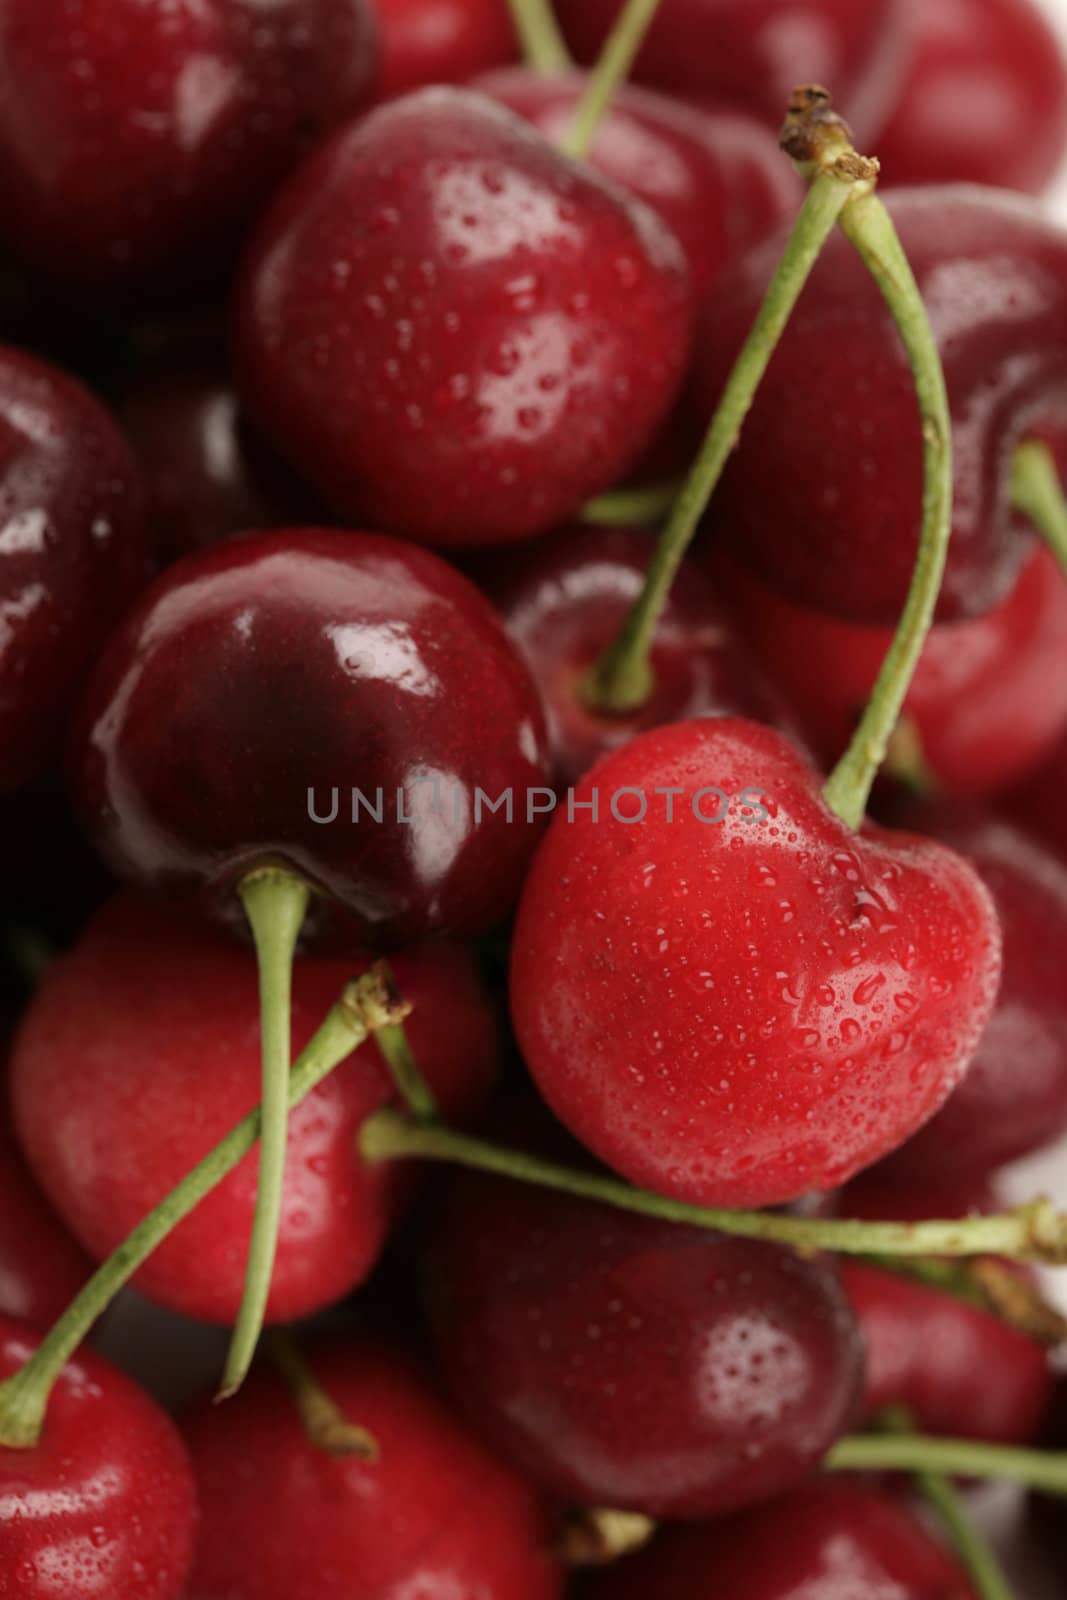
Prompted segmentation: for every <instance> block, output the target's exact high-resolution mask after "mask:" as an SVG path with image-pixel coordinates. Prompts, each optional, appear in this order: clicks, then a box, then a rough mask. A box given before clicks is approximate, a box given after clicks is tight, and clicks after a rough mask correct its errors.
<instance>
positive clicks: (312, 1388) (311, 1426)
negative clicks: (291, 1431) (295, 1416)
mask: <svg viewBox="0 0 1067 1600" xmlns="http://www.w3.org/2000/svg"><path fill="white" fill-rule="evenodd" d="M267 1343H268V1345H269V1347H270V1353H271V1359H272V1360H273V1362H274V1365H275V1366H276V1367H277V1369H278V1372H279V1373H280V1375H281V1377H282V1380H283V1382H284V1383H285V1386H286V1388H287V1389H288V1390H289V1393H290V1394H291V1396H292V1398H293V1404H294V1405H295V1406H296V1409H297V1411H298V1413H299V1415H300V1420H301V1422H302V1423H303V1425H304V1432H305V1433H306V1434H307V1436H308V1438H309V1440H310V1441H311V1443H312V1444H313V1445H314V1446H315V1448H316V1449H317V1450H322V1451H324V1452H325V1454H326V1455H328V1456H360V1457H361V1458H362V1459H363V1460H364V1461H377V1459H378V1442H377V1440H376V1439H375V1438H374V1436H373V1434H370V1433H368V1432H367V1430H366V1428H361V1427H359V1426H358V1425H357V1424H356V1423H354V1422H349V1420H348V1418H347V1417H346V1416H345V1414H344V1412H343V1411H342V1410H341V1408H340V1406H339V1405H338V1404H337V1402H336V1401H335V1400H331V1398H330V1396H329V1395H328V1394H327V1392H326V1390H325V1389H324V1388H323V1386H322V1384H321V1383H320V1382H319V1380H318V1378H317V1377H316V1376H315V1374H314V1372H313V1371H312V1369H311V1366H310V1364H309V1363H308V1361H307V1359H306V1358H305V1356H304V1354H303V1352H302V1351H301V1350H300V1347H299V1346H298V1345H297V1343H296V1341H295V1340H294V1339H293V1337H292V1335H291V1334H289V1333H287V1332H286V1331H285V1330H284V1329H282V1328H275V1329H274V1330H273V1332H272V1333H271V1334H270V1336H269V1338H268V1341H267Z"/></svg>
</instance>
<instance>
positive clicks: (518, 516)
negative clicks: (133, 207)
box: [236, 89, 690, 546]
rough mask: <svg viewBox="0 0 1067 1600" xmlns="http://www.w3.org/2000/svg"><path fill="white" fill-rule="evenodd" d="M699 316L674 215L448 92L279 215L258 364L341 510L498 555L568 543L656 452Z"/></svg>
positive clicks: (406, 114)
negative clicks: (571, 526)
mask: <svg viewBox="0 0 1067 1600" xmlns="http://www.w3.org/2000/svg"><path fill="white" fill-rule="evenodd" d="M689 318H690V289H689V284H688V276H687V273H686V270H685V263H684V260H683V257H682V254H681V251H680V249H679V246H678V244H677V242H676V241H675V240H674V238H673V236H672V235H670V234H669V232H668V230H667V229H666V228H665V227H664V226H663V224H662V223H661V222H660V221H659V219H658V218H657V217H656V216H655V215H654V214H653V213H651V212H650V211H648V210H647V209H646V208H644V207H643V206H641V205H640V203H639V202H637V201H634V200H631V199H630V198H629V197H624V196H623V195H622V194H621V193H620V192H619V191H617V190H616V189H615V188H614V187H613V186H612V185H610V184H608V183H607V182H606V181H604V180H603V179H601V178H600V177H598V176H597V174H595V173H594V172H592V171H590V170H589V169H588V168H586V167H584V166H582V165H580V164H578V163H576V162H573V161H570V160H569V159H568V158H566V157H564V156H563V155H560V154H559V153H558V152H556V151H555V150H553V149H552V148H551V147H550V146H549V145H548V144H547V143H546V142H545V141H544V140H543V139H541V138H540V137H539V136H538V135H537V134H536V133H535V132H534V131H533V130H532V129H531V128H529V127H528V126H527V125H526V124H525V123H523V122H521V121H520V120H519V119H518V118H517V117H515V116H513V115H512V114H511V113H509V112H507V111H505V110H504V109H503V108H502V107H500V106H497V105H494V104H493V102H492V101H490V100H488V99H486V98H485V97H484V96H481V95H476V94H472V93H470V92H467V91H461V90H451V89H428V90H423V91H422V92H421V93H419V94H415V95H409V96H406V97H405V98H403V99H402V100H396V101H392V102H391V103H390V104H388V105H386V106H383V107H381V108H380V109H379V110H377V111H375V112H373V113H372V114H371V115H370V116H369V117H367V118H365V119H364V120H363V121H361V122H360V123H358V124H357V125H356V126H354V127H353V128H351V129H349V130H347V131H344V132H342V133H340V134H338V135H337V136H336V137H335V138H334V139H332V140H330V141H328V142H327V144H326V145H325V146H324V147H323V148H322V149H320V150H319V151H318V152H317V154H316V155H315V156H313V157H312V158H311V159H310V160H309V161H308V162H307V163H306V165H305V166H304V167H303V168H302V169H301V171H300V172H299V173H298V174H297V176H296V177H295V178H294V179H293V180H292V182H291V183H290V184H289V185H288V186H287V187H286V189H285V190H284V191H283V193H282V195H281V196H280V197H279V199H278V201H277V203H276V204H275V205H274V207H273V208H272V209H271V210H270V211H269V212H268V214H267V216H266V218H265V220H264V222H263V224H262V225H261V227H260V229H259V231H258V233H257V234H256V236H255V238H254V240H253V243H252V245H251V247H250V250H249V253H248V255H247V258H246V261H245V268H244V274H243V281H242V284H241V287H240V290H239V294H238V303H237V330H236V331H237V349H238V357H239V372H240V376H241V381H242V391H243V394H244V397H245V399H246V401H247V402H248V405H249V407H250V409H251V411H252V413H253V415H254V416H255V417H256V418H257V419H258V420H259V421H260V422H261V424H262V426H263V428H264V429H265V431H266V433H267V434H268V436H269V437H270V438H271V439H272V440H273V441H274V443H275V444H276V446H277V447H278V449H279V450H280V451H281V452H282V453H283V454H285V455H286V456H287V457H288V458H289V459H290V460H291V461H292V463H293V465H294V466H296V467H297V468H298V469H299V470H300V471H302V472H303V473H304V475H305V476H306V477H307V478H308V480H309V481H310V482H311V483H312V484H313V485H314V486H315V487H316V488H317V489H318V490H319V491H320V492H321V493H322V494H323V495H324V496H325V497H326V499H327V500H328V501H330V502H331V503H332V504H333V505H334V507H335V508H336V509H337V510H338V511H340V512H341V513H342V514H345V515H353V514H356V513H357V509H358V514H359V515H360V516H367V517H370V518H371V520H372V521H373V522H374V523H376V524H379V525H381V526H384V527H386V528H392V529H395V530H396V531H397V532H402V533H404V534H406V535H407V536H408V537H411V538H416V539H420V540H423V541H426V542H428V543H436V544H442V545H455V546H460V545H477V544H485V543H494V542H499V541H502V540H507V539H517V538H523V537H525V536H527V535H529V534H532V533H538V532H541V531H544V530H546V529H548V528H550V527H553V526H554V525H556V524H557V523H559V522H561V521H562V520H564V519H565V518H566V517H568V516H570V515H571V514H572V513H574V512H575V511H577V510H578V508H579V507H580V506H581V505H582V504H583V503H584V501H585V500H586V499H588V498H589V497H590V496H592V495H595V494H596V493H598V492H599V491H600V490H602V489H606V488H608V487H609V486H610V485H611V484H613V483H615V482H616V481H617V480H618V479H619V477H620V476H621V475H622V474H623V473H624V472H625V470H626V468H627V467H628V466H629V465H630V464H631V463H632V462H633V461H635V460H636V459H637V457H638V456H639V455H640V453H641V450H642V449H643V447H644V445H645V444H646V443H647V441H648V439H649V437H650V435H651V433H652V431H653V429H654V428H655V426H656V424H657V422H659V420H660V419H661V418H662V417H663V416H664V415H665V413H666V411H667V408H668V406H669V405H670V402H671V399H672V397H673V395H674V392H675V389H676V387H677V383H678V380H679V378H680V376H681V373H682V369H683V366H684V363H685V361H686V359H687V355H688V340H689ZM356 329H358V338H357V337H355V336H354V331H355V330H356Z"/></svg>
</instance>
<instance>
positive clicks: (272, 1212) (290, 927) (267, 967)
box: [219, 867, 310, 1397]
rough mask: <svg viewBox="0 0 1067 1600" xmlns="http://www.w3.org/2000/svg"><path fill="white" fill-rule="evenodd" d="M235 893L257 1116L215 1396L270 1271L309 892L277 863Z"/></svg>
mask: <svg viewBox="0 0 1067 1600" xmlns="http://www.w3.org/2000/svg"><path fill="white" fill-rule="evenodd" d="M238 893H239V894H240V896H241V903H242V904H243V906H244V909H245V916H246V917H247V918H248V923H249V927H250V928H251V929H252V937H253V940H254V941H255V946H256V959H257V961H258V964H259V1008H260V1040H261V1048H262V1058H263V1065H262V1086H261V1094H262V1099H261V1103H260V1113H261V1119H262V1121H261V1132H260V1141H259V1183H258V1186H257V1189H256V1209H255V1214H254V1216H253V1218H252V1234H251V1237H250V1239H249V1243H248V1262H247V1265H246V1267H245V1282H244V1291H243V1293H242V1295H241V1305H240V1308H239V1310H238V1312H237V1321H236V1322H235V1324H234V1329H233V1336H232V1338H231V1340H230V1348H229V1351H228V1353H227V1356H226V1368H225V1371H224V1372H223V1375H222V1387H221V1389H220V1391H219V1394H220V1397H225V1396H226V1395H231V1394H234V1393H235V1392H236V1391H237V1390H238V1389H239V1388H240V1387H241V1384H242V1383H243V1382H244V1380H245V1378H246V1376H247V1374H248V1369H249V1367H250V1366H251V1365H252V1357H253V1356H254V1355H255V1353H256V1344H257V1343H258V1340H259V1335H260V1332H261V1331H262V1328H263V1319H264V1316H265V1315H266V1310H267V1297H268V1296H269V1294H270V1280H271V1276H272V1274H273V1272H274V1257H275V1254H276V1252H277V1248H278V1229H279V1227H280V1226H281V1217H282V1191H283V1186H284V1183H285V1150H286V1144H287V1142H288V1141H287V1132H288V1120H289V1106H288V1092H287V1090H288V1082H289V1067H290V1063H291V1056H292V1022H291V1017H290V1012H291V1006H292V987H293V957H294V955H295V954H296V942H297V940H298V939H299V937H300V929H301V928H302V927H303V925H304V917H305V915H306V913H307V906H308V899H309V897H310V890H309V888H308V885H307V884H306V883H305V882H304V880H303V878H298V877H297V876H296V875H295V873H292V872H287V871H286V870H285V869H284V868H282V867H262V868H260V869H258V870H257V871H255V872H250V873H249V874H248V876H247V877H245V878H244V879H242V881H241V885H240V888H239V890H238Z"/></svg>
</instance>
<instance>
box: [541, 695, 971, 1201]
mask: <svg viewBox="0 0 1067 1600" xmlns="http://www.w3.org/2000/svg"><path fill="white" fill-rule="evenodd" d="M594 802H596V803H597V806H598V810H597V812H596V813H594V811H593V809H592V807H593V805H594ZM579 808H580V809H579ZM571 810H572V812H573V818H572V816H571V814H570V813H568V814H567V815H564V814H562V813H561V814H560V815H559V816H558V817H557V818H556V820H555V822H554V824H553V826H552V828H551V829H550V831H549V833H548V835H547V837H546V839H545V841H544V844H543V845H542V847H541V849H540V851H539V852H538V855H537V857H536V859H535V861H534V864H533V868H532V869H531V872H530V875H529V877H528V879H527V881H526V885H525V889H524V891H523V896H522V900H521V902H520V906H519V913H518V919H517V922H516V927H515V938H514V944H513V949H512V967H511V1006H512V1015H513V1018H514V1022H515V1026H516V1030H517V1033H518V1037H519V1042H520V1045H521V1046H522V1049H523V1052H524V1055H525V1057H526V1060H527V1062H528V1064H529V1067H530V1070H531V1071H532V1073H533V1075H534V1077H535V1079H536V1081H537V1083H538V1085H539V1087H540V1088H541V1090H542V1092H543V1094H544V1096H545V1098H546V1100H547V1101H548V1103H549V1105H550V1106H551V1107H552V1109H553V1110H554V1111H555V1112H556V1114H557V1115H558V1116H559V1117H560V1118H561V1120H562V1121H563V1122H564V1123H565V1124H566V1125H567V1126H568V1127H569V1128H570V1130H571V1131H572V1132H573V1133H575V1134H576V1135H577V1136H578V1138H579V1139H580V1140H581V1141H582V1143H583V1144H586V1145H587V1146H588V1147H589V1148H590V1149H592V1150H593V1151H595V1153H596V1154H597V1155H598V1156H600V1157H601V1159H602V1160H604V1161H605V1162H606V1163H607V1164H608V1165H609V1166H610V1167H612V1168H614V1169H615V1170H616V1171H617V1172H620V1173H622V1174H623V1176H625V1177H627V1178H629V1179H630V1180H631V1181H633V1182H634V1183H636V1184H638V1185H639V1186H641V1187H643V1188H648V1189H652V1190H653V1191H655V1192H656V1193H659V1194H665V1195H671V1196H677V1197H680V1198H683V1199H687V1200H692V1201H697V1202H701V1203H705V1204H720V1205H727V1206H739V1205H769V1204H774V1203H776V1202H779V1201H786V1200H792V1199H795V1198H796V1197H798V1196H800V1195H802V1194H804V1193H805V1192H806V1191H808V1190H811V1189H826V1188H832V1187H835V1186H836V1185H837V1184H839V1183H841V1182H843V1181H844V1180H845V1179H846V1178H847V1177H849V1176H851V1175H852V1174H853V1173H855V1172H857V1171H858V1170H859V1169H860V1168H862V1167H864V1166H867V1165H869V1164H870V1163H871V1162H873V1161H875V1160H876V1159H877V1158H878V1157H879V1156H881V1155H885V1154H887V1153H888V1152H889V1151H890V1150H892V1149H894V1148H895V1147H896V1146H897V1145H899V1144H900V1143H902V1141H903V1140H904V1139H905V1138H906V1137H907V1136H908V1135H909V1134H910V1133H913V1132H914V1131H915V1130H916V1129H917V1128H918V1127H919V1126H920V1125H921V1124H922V1123H923V1122H924V1121H925V1120H926V1119H927V1118H929V1117H930V1116H932V1114H933V1113H934V1111H936V1110H937V1109H938V1108H939V1107H940V1106H941V1105H942V1104H943V1102H944V1101H945V1100H946V1099H947V1097H948V1095H949V1094H950V1092H951V1091H952V1089H953V1088H955V1086H956V1084H957V1083H958V1082H959V1079H960V1077H961V1076H962V1074H963V1071H964V1069H965V1068H966V1066H967V1063H968V1061H969V1060H970V1058H971V1055H972V1054H973V1052H974V1048H975V1045H976V1044H977V1042H978V1038H979V1036H980V1034H981V1031H982V1028H983V1027H984V1025H985V1023H986V1021H987V1020H988V1017H989V1014H990V1011H991V1010H992V1006H993V1001H994V998H995V994H996V985H997V980H998V977H999V971H1000V954H999V934H998V931H997V924H996V916H995V912H994V910H993V905H992V901H991V899H990V897H989V894H988V891H987V890H986V889H985V888H984V886H983V885H982V883H981V881H980V880H979V878H978V876H977V874H976V873H975V872H974V870H973V868H971V867H970V866H969V865H968V864H967V863H966V862H965V861H963V860H962V858H960V857H958V856H956V855H955V854H954V853H953V852H952V851H951V850H949V849H947V848H946V847H945V846H943V845H940V844H937V843H935V842H934V841H932V840H923V839H918V838H915V837H912V836H909V835H905V834H893V833H890V832H888V831H882V830H873V829H872V830H868V831H866V832H865V833H864V834H862V835H860V834H855V833H853V832H851V831H850V829H849V828H848V827H846V826H845V824H844V823H843V822H842V821H841V820H840V819H839V818H838V817H837V816H836V815H835V814H834V813H833V812H831V810H830V809H829V807H828V806H827V804H826V802H825V801H824V800H823V799H822V797H821V796H820V795H819V792H818V780H817V778H816V775H815V773H814V772H813V770H812V769H811V768H810V767H809V766H808V765H807V763H806V762H805V761H804V759H803V758H802V757H801V756H800V755H799V754H798V753H797V752H796V751H795V749H793V747H792V746H791V745H790V744H789V742H788V741H787V740H786V739H784V738H783V737H782V735H781V734H778V733H776V732H773V731H772V730H770V729H768V728H763V727H759V726H758V725H757V724H755V723H748V722H741V721H735V720H733V719H729V718H713V719H707V720H704V721H697V722H685V723H676V724H674V725H673V726H670V727H666V728H662V729H657V730H655V731H653V732H649V733H644V734H641V735H639V736H638V737H637V738H636V739H634V740H632V741H631V742H630V744H628V745H626V746H625V747H624V748H623V749H622V750H619V751H616V752H615V753H613V754H612V755H610V756H607V757H606V758H605V759H604V760H603V761H602V762H600V763H599V764H598V766H597V767H595V768H594V769H593V772H592V773H590V774H589V775H588V776H587V777H586V778H585V779H584V780H583V782H582V783H581V784H580V785H579V786H578V788H577V791H576V796H575V804H574V806H573V807H572V808H571Z"/></svg>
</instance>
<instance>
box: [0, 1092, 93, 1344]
mask: <svg viewBox="0 0 1067 1600" xmlns="http://www.w3.org/2000/svg"><path fill="white" fill-rule="evenodd" d="M92 1270H93V1263H92V1262H91V1261H90V1260H89V1258H88V1256H86V1255H85V1253H84V1252H83V1251H82V1250H81V1249H80V1248H79V1247H78V1245H76V1244H75V1242H74V1240H73V1239H72V1238H71V1236H70V1234H69V1233H68V1232H67V1230H66V1229H65V1228H64V1226H63V1224H62V1223H61V1222H60V1220H59V1218H58V1217H57V1216H56V1214H55V1212H54V1211H53V1210H52V1208H51V1206H50V1205H49V1204H48V1202H47V1200H46V1199H45V1198H44V1195H43V1194H42V1193H41V1191H40V1189H39V1188H38V1187H37V1185H36V1183H35V1182H34V1181H33V1178H32V1176H31V1174H30V1172H29V1169H28V1168H27V1166H26V1163H25V1161H24V1160H23V1157H22V1152H21V1151H20V1149H19V1147H18V1145H17V1143H16V1142H15V1138H14V1135H13V1134H12V1132H11V1130H10V1129H9V1128H7V1127H6V1126H4V1125H3V1124H2V1123H0V1316H3V1317H18V1318H21V1319H22V1321H24V1322H30V1323H32V1324H33V1325H34V1326H35V1327H37V1328H48V1327H50V1326H51V1325H52V1323H53V1322H54V1321H55V1320H56V1318H57V1317H58V1316H59V1315H60V1313H61V1312H63V1311H65V1310H66V1308H67V1306H68V1305H69V1304H70V1302H71V1301H72V1300H73V1299H74V1296H75V1295H76V1294H77V1292H78V1290H79V1289H80V1288H81V1286H82V1284H83V1283H84V1282H85V1280H86V1279H87V1278H88V1276H89V1274H90V1273H91V1272H92Z"/></svg>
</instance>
